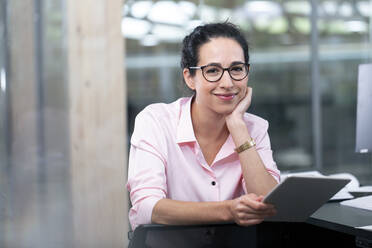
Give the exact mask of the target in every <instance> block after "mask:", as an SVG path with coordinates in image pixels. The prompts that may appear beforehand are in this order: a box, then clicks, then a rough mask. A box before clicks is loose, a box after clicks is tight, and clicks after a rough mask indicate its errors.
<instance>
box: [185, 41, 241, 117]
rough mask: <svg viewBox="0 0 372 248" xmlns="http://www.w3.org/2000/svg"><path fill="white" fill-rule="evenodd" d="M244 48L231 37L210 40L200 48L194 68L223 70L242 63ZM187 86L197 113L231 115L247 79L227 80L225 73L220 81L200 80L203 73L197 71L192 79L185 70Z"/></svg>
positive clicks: (226, 73) (202, 78)
mask: <svg viewBox="0 0 372 248" xmlns="http://www.w3.org/2000/svg"><path fill="white" fill-rule="evenodd" d="M244 61H245V60H244V53H243V49H242V48H241V46H240V45H239V43H238V42H236V41H235V40H233V39H231V38H225V37H219V38H213V39H211V40H210V41H209V42H207V43H205V44H203V45H202V46H201V47H200V48H199V62H198V65H197V66H204V65H208V64H211V63H213V64H218V65H220V66H222V67H223V68H228V67H230V66H231V65H233V64H235V63H238V62H241V63H244ZM184 77H185V81H186V83H187V85H188V86H189V87H190V88H191V89H192V90H195V91H196V97H195V103H196V106H195V107H197V108H199V109H200V110H202V109H203V112H204V113H205V114H207V113H206V112H205V111H208V112H211V113H215V114H219V115H221V114H222V115H227V114H230V113H231V112H232V111H233V110H234V109H235V107H236V105H237V104H238V103H239V102H240V100H241V99H242V98H243V97H244V96H245V92H246V88H247V82H248V76H247V77H246V78H244V79H243V80H241V81H237V80H234V79H232V78H231V77H230V75H229V73H228V71H224V73H223V76H222V78H221V79H220V80H219V81H217V82H209V81H207V80H206V79H205V78H204V77H203V73H202V70H196V73H195V76H191V75H190V73H189V72H188V69H185V70H184Z"/></svg>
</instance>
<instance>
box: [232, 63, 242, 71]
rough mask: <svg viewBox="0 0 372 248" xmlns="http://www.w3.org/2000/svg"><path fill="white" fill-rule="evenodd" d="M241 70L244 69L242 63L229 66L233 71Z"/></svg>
mask: <svg viewBox="0 0 372 248" xmlns="http://www.w3.org/2000/svg"><path fill="white" fill-rule="evenodd" d="M243 70H244V66H243V65H234V66H231V67H230V71H233V72H241V71H243Z"/></svg>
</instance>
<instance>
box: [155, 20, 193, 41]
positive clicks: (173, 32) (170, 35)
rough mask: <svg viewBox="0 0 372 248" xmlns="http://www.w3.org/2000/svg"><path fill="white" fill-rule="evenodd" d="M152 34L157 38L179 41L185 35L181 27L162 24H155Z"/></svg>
mask: <svg viewBox="0 0 372 248" xmlns="http://www.w3.org/2000/svg"><path fill="white" fill-rule="evenodd" d="M152 34H154V35H156V37H157V38H158V39H159V40H163V41H167V42H179V41H181V40H182V39H183V37H184V36H185V35H186V33H185V30H184V29H182V28H178V27H174V26H169V25H162V24H157V25H155V26H154V28H153V29H152Z"/></svg>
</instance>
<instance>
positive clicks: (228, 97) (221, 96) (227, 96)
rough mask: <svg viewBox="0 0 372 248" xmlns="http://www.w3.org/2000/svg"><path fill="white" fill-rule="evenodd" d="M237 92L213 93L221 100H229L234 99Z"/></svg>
mask: <svg viewBox="0 0 372 248" xmlns="http://www.w3.org/2000/svg"><path fill="white" fill-rule="evenodd" d="M237 94H238V93H229V94H214V95H215V96H217V97H218V98H219V99H221V100H224V101H230V100H232V99H234V98H235V96H236V95H237Z"/></svg>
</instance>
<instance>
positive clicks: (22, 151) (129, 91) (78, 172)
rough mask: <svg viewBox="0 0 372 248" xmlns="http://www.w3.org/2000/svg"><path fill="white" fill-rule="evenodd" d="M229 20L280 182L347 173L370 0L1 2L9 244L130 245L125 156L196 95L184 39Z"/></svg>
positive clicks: (1, 149) (3, 228)
mask: <svg viewBox="0 0 372 248" xmlns="http://www.w3.org/2000/svg"><path fill="white" fill-rule="evenodd" d="M226 20H228V21H231V22H233V23H235V24H237V25H239V26H240V27H241V29H242V30H243V32H244V33H245V35H246V38H247V40H248V41H249V43H250V55H251V61H250V63H251V73H250V80H249V83H250V85H251V86H252V87H253V89H254V96H253V104H252V106H251V108H250V109H249V111H250V112H252V113H254V114H257V115H259V116H261V117H263V118H265V119H267V120H268V121H269V123H270V127H269V134H270V137H271V142H272V148H273V151H274V158H275V160H276V162H277V164H278V167H279V169H280V170H282V171H284V172H285V171H302V170H318V171H320V172H322V173H324V174H331V173H338V172H349V173H352V174H353V175H355V176H356V177H357V178H358V179H359V181H360V182H361V184H372V161H371V155H370V154H359V153H355V127H356V123H355V121H356V96H357V78H358V65H359V64H361V63H371V62H372V24H371V20H372V1H371V0H353V1H351V0H348V1H342V0H325V1H322V0H318V1H315V0H313V1H301V0H280V1H279V0H278V1H268V0H264V1H247V0H246V1H244V0H231V1H222V0H200V1H162V0H157V1H156V0H153V1H133V0H132V1H131V0H127V1H122V0H110V1H104V0H94V1H93V0H81V1H74V0H49V1H44V0H0V247H85V246H87V247H102V246H110V247H125V246H126V244H127V242H128V241H127V236H126V232H127V231H128V221H127V212H128V204H129V202H128V198H127V192H126V188H125V183H126V171H127V151H128V146H129V139H130V135H131V133H132V132H133V124H134V118H135V116H136V114H137V113H138V112H139V111H141V110H142V109H143V108H144V107H145V106H146V105H148V104H150V103H154V102H167V103H169V102H172V101H174V100H176V99H177V98H179V97H182V96H188V95H190V93H189V92H188V91H187V90H186V88H185V86H184V85H183V83H182V78H181V76H182V73H181V70H180V49H181V41H182V38H183V37H184V36H185V35H186V34H188V33H189V32H190V31H191V30H192V29H193V28H194V27H195V26H197V25H199V24H202V23H208V22H217V21H226Z"/></svg>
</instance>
